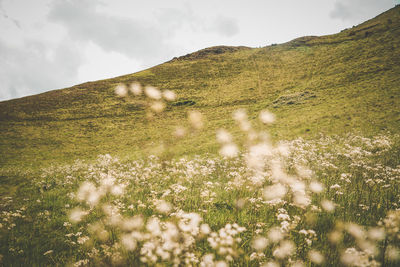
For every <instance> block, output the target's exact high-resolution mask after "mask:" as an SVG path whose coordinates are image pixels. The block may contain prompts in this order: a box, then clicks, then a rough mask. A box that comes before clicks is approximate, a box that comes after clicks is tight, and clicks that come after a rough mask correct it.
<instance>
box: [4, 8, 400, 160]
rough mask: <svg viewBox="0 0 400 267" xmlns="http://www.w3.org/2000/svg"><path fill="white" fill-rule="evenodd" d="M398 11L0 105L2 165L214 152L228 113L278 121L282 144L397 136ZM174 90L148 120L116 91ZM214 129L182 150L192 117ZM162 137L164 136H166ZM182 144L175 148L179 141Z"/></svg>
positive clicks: (204, 53)
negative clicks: (353, 135)
mask: <svg viewBox="0 0 400 267" xmlns="http://www.w3.org/2000/svg"><path fill="white" fill-rule="evenodd" d="M399 36H400V7H396V8H393V9H391V10H389V11H387V12H385V13H383V14H381V15H379V16H378V17H376V18H374V19H372V20H370V21H367V22H365V23H363V24H361V25H359V26H357V27H353V28H351V29H346V30H344V31H342V32H340V33H338V34H334V35H328V36H322V37H302V38H298V39H295V40H293V41H291V42H288V43H285V44H281V45H274V46H267V47H263V48H257V49H256V48H253V49H250V48H246V47H236V48H235V47H214V48H208V49H205V50H201V51H199V52H196V53H193V54H190V55H186V56H183V57H180V58H176V59H173V60H171V61H170V62H167V63H164V64H161V65H158V66H155V67H153V68H150V69H148V70H145V71H141V72H138V73H134V74H131V75H126V76H121V77H117V78H113V79H108V80H102V81H96V82H89V83H84V84H80V85H76V86H73V87H71V88H67V89H63V90H55V91H50V92H47V93H43V94H39V95H35V96H30V97H24V98H20V99H15V100H10V101H5V102H0V131H1V133H2V134H1V136H0V153H1V158H0V165H1V166H4V167H6V166H9V167H12V166H19V165H21V164H22V165H35V166H42V165H48V164H50V163H54V162H58V161H62V162H68V161H71V160H74V159H77V158H92V157H95V156H96V155H98V154H104V153H110V154H113V155H118V156H138V155H140V154H141V153H144V152H148V151H151V149H152V148H153V147H154V146H155V145H157V144H158V142H159V140H166V142H168V143H169V144H170V145H171V147H172V148H173V149H174V151H175V152H176V153H177V154H182V153H184V152H185V151H190V152H191V153H202V152H211V153H212V152H215V151H216V147H215V145H214V141H213V139H214V135H215V129H217V128H220V127H225V128H228V129H230V128H232V126H233V121H232V120H231V119H230V114H231V112H232V111H233V110H236V109H238V108H247V109H248V110H249V114H250V116H251V117H252V118H256V116H257V112H258V111H260V110H262V109H265V108H267V109H269V110H271V111H272V112H273V113H275V114H276V115H277V118H278V120H277V124H276V125H275V126H273V127H272V128H271V132H272V133H273V135H274V136H275V137H279V139H282V138H288V139H290V138H294V137H298V136H304V137H313V136H315V135H318V134H319V133H325V134H344V133H347V132H351V131H358V132H360V133H362V134H364V135H372V134H376V133H379V132H381V131H385V130H389V131H392V132H398V130H399V129H400V127H399V126H400V64H399V62H400V38H399ZM135 81H137V82H140V83H141V84H143V85H153V86H157V87H159V88H161V89H171V90H174V91H175V92H176V93H177V95H178V97H179V99H178V100H177V101H176V102H174V103H172V104H171V105H169V106H168V108H167V111H166V112H164V113H163V114H161V115H159V116H157V117H155V118H154V119H153V120H147V119H146V110H145V109H144V108H143V106H142V104H141V101H142V100H140V99H137V100H133V101H132V102H129V101H124V100H121V99H119V98H117V97H116V96H115V94H114V88H115V86H116V85H117V84H118V83H131V82H135ZM193 109H195V110H199V111H201V112H202V113H203V114H205V116H206V118H207V128H206V130H205V131H203V132H201V133H199V134H198V137H197V138H196V139H195V140H193V139H189V138H188V139H184V140H182V141H180V142H176V141H175V140H174V139H173V138H172V137H171V133H172V131H173V129H174V127H175V126H177V125H181V124H182V121H184V119H185V117H186V112H187V111H188V110H193ZM160 129H162V130H160ZM175 142H176V143H175Z"/></svg>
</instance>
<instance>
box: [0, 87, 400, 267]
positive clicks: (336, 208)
mask: <svg viewBox="0 0 400 267" xmlns="http://www.w3.org/2000/svg"><path fill="white" fill-rule="evenodd" d="M115 94H116V96H115V97H116V98H117V99H119V100H120V101H130V100H132V99H136V98H140V99H141V100H142V101H143V103H145V104H144V107H145V109H146V112H147V113H146V119H147V120H152V119H153V118H154V117H157V116H161V117H162V116H163V111H164V110H165V109H166V108H168V105H169V103H170V101H174V100H175V99H176V98H177V95H176V94H175V93H174V92H173V91H171V90H160V89H158V88H156V87H151V86H146V87H144V88H143V87H142V84H140V83H138V82H135V83H132V84H120V85H118V86H117V87H116V88H115ZM185 117H186V121H182V125H177V127H176V129H175V131H173V132H171V133H170V135H171V138H173V139H174V140H176V141H177V142H179V140H180V139H182V138H184V137H185V138H189V139H190V140H192V139H193V140H195V139H196V136H197V134H198V133H200V132H201V131H203V130H204V128H205V127H207V125H206V124H205V123H204V122H205V121H206V118H205V116H203V115H202V114H201V113H200V112H199V111H196V110H195V109H193V110H191V111H189V112H188V113H187V114H185ZM225 119H226V120H233V121H234V122H235V125H236V126H235V127H236V129H237V131H235V132H234V133H232V132H230V131H229V130H227V129H222V128H221V129H218V130H217V131H216V132H215V139H214V140H213V142H216V143H218V145H219V152H218V153H205V154H200V155H190V156H176V155H174V151H173V150H172V149H171V148H170V147H169V146H168V143H165V144H164V145H162V146H156V147H154V150H153V153H150V154H149V155H147V156H144V157H141V158H136V159H120V158H118V157H115V156H113V155H110V154H105V155H98V157H97V159H95V160H87V159H86V160H84V159H82V160H77V161H75V162H74V163H72V164H65V165H62V164H60V165H52V166H51V167H47V168H43V169H40V170H26V169H24V170H19V169H18V168H17V167H15V168H11V167H10V168H5V169H2V175H12V174H15V173H18V175H20V176H24V177H26V178H27V179H26V180H25V181H24V183H25V185H24V189H23V191H22V192H21V193H20V194H18V196H16V197H9V196H4V197H3V198H2V199H1V202H0V211H1V213H0V239H1V245H0V254H1V255H0V262H1V264H2V265H4V266H202V267H211V266H218V267H224V266H263V267H275V266H296V267H300V266H399V264H400V194H399V190H400V186H399V183H400V159H399V152H400V151H399V148H400V138H399V136H398V135H397V134H396V133H391V132H389V131H387V132H383V133H382V134H380V135H376V136H370V137H365V136H361V135H358V134H355V133H348V134H344V135H322V134H321V135H320V136H319V137H317V138H313V139H307V140H306V139H302V138H296V139H292V140H273V139H272V138H271V136H270V134H269V127H270V125H272V124H279V119H277V118H276V117H275V116H274V114H273V113H271V112H270V111H268V110H262V111H261V112H260V113H259V116H258V117H257V118H256V119H250V118H249V116H248V114H247V112H246V110H245V109H238V110H236V111H234V112H233V113H232V116H231V117H228V118H225ZM28 178H29V179H28Z"/></svg>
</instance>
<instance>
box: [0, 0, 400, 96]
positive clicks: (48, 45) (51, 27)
mask: <svg viewBox="0 0 400 267" xmlns="http://www.w3.org/2000/svg"><path fill="white" fill-rule="evenodd" d="M396 3H399V0H304V1H299V0H282V1H280V0H274V1H273V0H246V1H242V0H201V1H200V0H199V1H197V0H142V1H137V0H0V101H1V100H7V99H11V98H16V97H22V96H26V95H32V94H37V93H41V92H44V91H48V90H52V89H58V88H65V87H69V86H72V85H75V84H78V83H82V82H86V81H93V80H99V79H105V78H110V77H115V76H119V75H123V74H128V73H134V72H137V71H140V70H142V69H146V68H148V67H151V66H154V65H157V64H160V63H163V62H165V61H168V60H170V59H171V58H173V57H174V56H181V55H185V54H187V53H190V52H194V51H197V50H199V49H202V48H206V47H210V46H215V45H245V46H250V47H259V46H266V45H269V44H271V43H283V42H287V41H290V40H292V39H294V38H297V37H301V36H305V35H325V34H332V33H336V32H339V31H340V30H342V29H344V28H348V27H352V26H353V25H357V24H359V23H361V22H363V21H365V20H367V19H370V18H373V17H375V16H376V15H378V14H380V13H382V12H384V11H386V10H388V9H389V8H392V7H393V6H394V5H395V4H396Z"/></svg>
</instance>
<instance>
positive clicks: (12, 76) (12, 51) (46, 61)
mask: <svg viewBox="0 0 400 267" xmlns="http://www.w3.org/2000/svg"><path fill="white" fill-rule="evenodd" d="M67 43H68V45H67ZM76 51H77V47H74V46H72V47H71V45H70V43H69V42H68V41H67V40H65V42H62V43H61V44H60V45H55V46H50V45H48V44H46V43H43V42H39V41H35V40H26V41H25V42H24V43H23V44H22V45H21V46H15V45H9V44H7V43H6V42H4V41H1V40H0V58H1V60H0V80H1V81H2V82H1V84H0V99H10V98H15V97H21V96H25V95H31V94H35V93H40V92H43V91H44V90H50V89H55V88H59V87H60V86H64V87H66V86H68V85H69V84H70V83H71V82H73V81H74V79H75V78H76V76H77V74H78V67H79V65H80V64H81V59H82V58H81V55H80V54H79V53H77V52H76Z"/></svg>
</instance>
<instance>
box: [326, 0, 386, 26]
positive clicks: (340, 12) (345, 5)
mask: <svg viewBox="0 0 400 267" xmlns="http://www.w3.org/2000/svg"><path fill="white" fill-rule="evenodd" d="M393 6H394V4H393V1H392V0H379V1H377V0H337V1H336V2H335V3H334V7H333V10H332V11H331V12H330V16H331V18H335V19H341V20H348V21H355V22H361V21H362V20H366V19H369V18H372V17H374V16H376V15H378V14H379V13H381V12H383V11H385V10H387V9H389V8H391V7H393Z"/></svg>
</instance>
